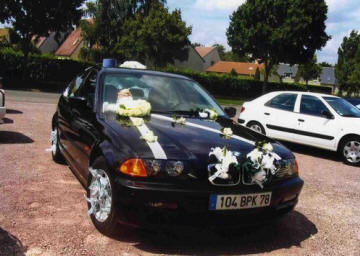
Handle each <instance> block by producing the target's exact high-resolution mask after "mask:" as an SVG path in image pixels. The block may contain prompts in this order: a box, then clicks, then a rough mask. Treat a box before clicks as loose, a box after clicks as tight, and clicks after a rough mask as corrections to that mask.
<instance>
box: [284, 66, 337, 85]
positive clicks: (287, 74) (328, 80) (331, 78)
mask: <svg viewBox="0 0 360 256" xmlns="http://www.w3.org/2000/svg"><path fill="white" fill-rule="evenodd" d="M298 69H299V66H298V65H297V64H295V65H292V66H291V65H289V64H279V67H278V70H277V73H278V74H279V76H280V77H281V78H282V81H283V82H285V83H294V82H295V77H296V74H297V72H298ZM300 82H302V83H305V82H304V80H303V79H302V78H300ZM309 84H311V85H325V86H332V87H334V88H335V85H336V78H335V68H334V67H322V70H321V73H320V76H319V77H318V78H317V79H313V80H311V81H309Z"/></svg>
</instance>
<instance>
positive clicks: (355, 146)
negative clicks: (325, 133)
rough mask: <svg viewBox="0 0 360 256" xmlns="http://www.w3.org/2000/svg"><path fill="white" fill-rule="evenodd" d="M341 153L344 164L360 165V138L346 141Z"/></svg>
mask: <svg viewBox="0 0 360 256" xmlns="http://www.w3.org/2000/svg"><path fill="white" fill-rule="evenodd" d="M340 153H341V156H342V158H343V161H344V163H346V164H349V165H356V166H359V165H360V137H358V136H353V137H349V138H347V139H345V140H344V141H343V143H342V144H341V147H340Z"/></svg>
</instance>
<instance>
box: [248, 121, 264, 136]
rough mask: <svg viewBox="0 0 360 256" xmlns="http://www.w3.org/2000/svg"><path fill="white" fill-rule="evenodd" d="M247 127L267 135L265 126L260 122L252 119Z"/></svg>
mask: <svg viewBox="0 0 360 256" xmlns="http://www.w3.org/2000/svg"><path fill="white" fill-rule="evenodd" d="M247 127H248V128H249V129H250V130H253V131H255V132H258V133H261V134H263V135H266V134H265V129H264V127H263V126H262V125H261V124H260V123H259V122H256V121H251V122H249V123H248V124H247Z"/></svg>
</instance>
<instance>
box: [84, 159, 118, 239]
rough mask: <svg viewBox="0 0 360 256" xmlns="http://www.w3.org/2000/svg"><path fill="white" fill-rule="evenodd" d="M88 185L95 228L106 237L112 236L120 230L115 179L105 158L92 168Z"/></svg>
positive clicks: (90, 211)
mask: <svg viewBox="0 0 360 256" xmlns="http://www.w3.org/2000/svg"><path fill="white" fill-rule="evenodd" d="M90 169H91V170H90V173H89V177H88V185H87V201H88V209H89V212H88V213H89V215H90V217H91V221H92V222H93V224H94V226H95V227H96V228H97V229H98V230H99V231H100V232H101V233H103V234H104V235H107V236H111V235H113V234H114V233H116V231H117V230H118V225H119V224H118V215H119V214H118V210H117V209H116V208H115V201H116V194H114V193H113V188H114V177H113V175H112V173H111V172H110V171H109V168H108V166H107V164H106V160H105V158H104V157H99V158H97V159H96V160H95V161H94V163H93V164H92V166H91V168H90Z"/></svg>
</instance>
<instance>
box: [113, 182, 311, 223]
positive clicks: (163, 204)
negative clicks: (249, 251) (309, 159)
mask: <svg viewBox="0 0 360 256" xmlns="http://www.w3.org/2000/svg"><path fill="white" fill-rule="evenodd" d="M303 184H304V182H303V180H302V179H300V178H299V177H294V178H290V179H287V180H283V181H278V182H277V183H276V184H273V185H272V186H268V187H265V188H264V189H263V190H261V189H259V187H255V186H250V187H251V188H249V187H248V188H244V187H242V188H237V189H235V188H233V189H231V190H229V189H228V190H227V191H226V190H222V191H221V190H217V191H214V190H213V189H209V190H192V189H178V188H169V187H159V186H158V185H156V184H151V183H147V182H138V181H132V180H126V179H121V178H118V179H116V188H115V191H114V192H115V193H117V197H116V198H117V201H116V207H117V209H118V211H119V213H120V216H121V218H120V220H119V222H123V223H127V224H130V225H135V226H153V225H155V226H158V225H162V224H164V225H167V226H192V227H194V226H195V227H196V226H199V227H202V226H211V227H214V228H219V227H220V228H221V227H237V226H249V225H250V226H251V225H258V224H261V223H264V222H268V221H270V220H272V219H274V218H276V217H277V216H279V215H283V214H285V213H287V212H289V211H291V210H292V209H293V208H294V207H295V205H296V204H297V202H298V197H299V195H300V192H301V189H302V187H303ZM269 191H271V192H272V196H271V203H270V206H268V207H263V208H254V209H240V210H216V211H214V210H209V200H210V195H212V194H219V195H221V194H223V195H226V194H251V193H261V192H269Z"/></svg>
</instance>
